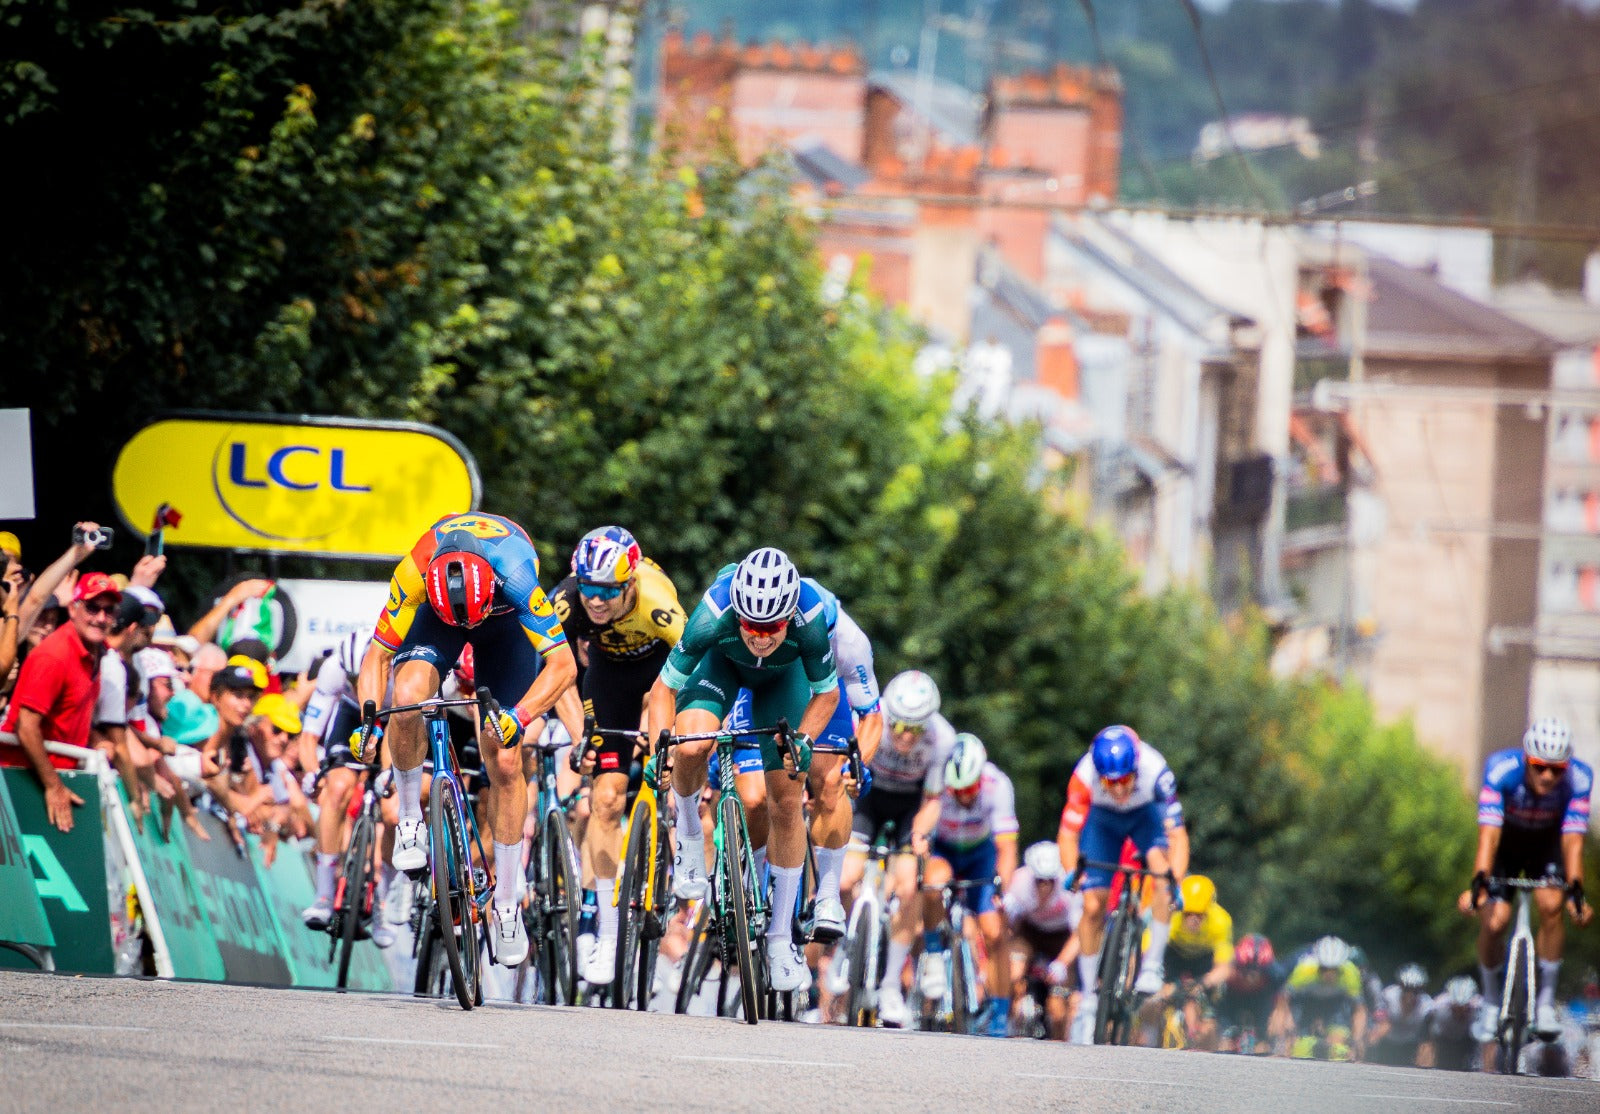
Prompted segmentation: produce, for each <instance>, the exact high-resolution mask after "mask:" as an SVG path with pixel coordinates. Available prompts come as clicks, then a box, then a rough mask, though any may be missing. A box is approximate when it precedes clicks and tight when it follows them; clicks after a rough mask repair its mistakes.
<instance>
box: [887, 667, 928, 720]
mask: <svg viewBox="0 0 1600 1114" xmlns="http://www.w3.org/2000/svg"><path fill="white" fill-rule="evenodd" d="M938 712H939V686H938V685H936V684H934V683H933V678H932V677H930V676H928V675H927V674H926V673H924V672H922V670H920V669H908V670H906V671H905V672H904V673H896V674H895V675H894V678H893V679H892V680H891V681H890V682H889V684H888V687H887V688H885V689H884V690H883V717H884V719H886V720H888V721H889V723H890V724H891V725H893V724H896V723H908V724H912V725H914V726H918V727H920V726H921V725H922V724H924V723H927V722H928V720H930V719H932V718H933V717H934V716H935V715H937V714H938Z"/></svg>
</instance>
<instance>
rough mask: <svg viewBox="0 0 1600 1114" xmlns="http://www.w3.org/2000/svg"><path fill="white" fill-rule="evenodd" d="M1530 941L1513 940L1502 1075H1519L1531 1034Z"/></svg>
mask: <svg viewBox="0 0 1600 1114" xmlns="http://www.w3.org/2000/svg"><path fill="white" fill-rule="evenodd" d="M1526 953H1527V944H1526V942H1525V941H1524V940H1521V939H1514V940H1512V941H1511V958H1510V959H1509V960H1508V961H1507V963H1506V980H1507V981H1506V994H1505V1002H1504V1006H1503V1008H1502V1009H1501V1011H1500V1014H1501V1016H1500V1032H1499V1042H1498V1043H1499V1045H1500V1064H1499V1067H1500V1074H1501V1075H1518V1074H1520V1073H1519V1071H1518V1067H1519V1064H1518V1061H1519V1060H1520V1059H1521V1058H1522V1045H1523V1042H1524V1041H1525V1040H1526V1039H1527V1035H1528V991H1529V987H1528V974H1527V966H1528V959H1527V954H1526Z"/></svg>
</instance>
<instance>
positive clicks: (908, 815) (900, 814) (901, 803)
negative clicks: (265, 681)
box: [850, 789, 922, 851]
mask: <svg viewBox="0 0 1600 1114" xmlns="http://www.w3.org/2000/svg"><path fill="white" fill-rule="evenodd" d="M921 807H922V793H921V792H920V791H918V792H915V793H895V792H892V791H890V790H887V789H873V790H872V791H871V792H869V793H868V794H867V795H866V796H865V797H862V798H861V799H860V800H858V801H857V802H856V815H855V819H854V820H852V821H851V823H850V830H851V831H852V832H854V833H855V834H856V836H857V837H859V838H860V839H861V841H862V842H863V843H865V844H866V845H867V846H868V847H871V846H872V844H873V843H874V842H875V841H876V840H877V838H878V832H879V831H880V830H881V829H882V828H883V826H884V825H885V824H888V823H891V822H892V823H893V824H894V849H895V850H897V851H898V850H902V849H904V848H906V847H909V846H910V845H911V819H912V817H914V816H916V814H917V810H918V809H919V808H921Z"/></svg>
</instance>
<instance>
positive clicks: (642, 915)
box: [611, 807, 654, 1010]
mask: <svg viewBox="0 0 1600 1114" xmlns="http://www.w3.org/2000/svg"><path fill="white" fill-rule="evenodd" d="M653 820H654V812H653V810H652V809H650V808H648V807H646V808H638V809H635V813H634V817H633V822H632V823H631V824H629V825H628V850H627V854H626V855H624V856H623V867H622V879H621V883H622V888H621V891H620V892H619V893H618V894H617V966H616V971H615V973H614V974H613V976H612V979H611V1005H612V1006H613V1007H615V1008H616V1009H619V1010H620V1009H625V1008H627V1007H628V1006H630V1005H632V1004H633V1001H634V998H635V995H634V990H635V988H634V974H635V972H636V971H637V969H638V967H639V959H640V956H639V953H640V950H641V949H642V948H643V947H644V946H645V945H646V940H645V921H646V919H647V917H648V914H649V910H647V909H646V908H645V890H646V888H647V887H646V881H647V880H648V879H649V877H650V868H651V862H650V830H651V826H652V822H653ZM649 1004H650V1002H649V1000H648V999H645V1000H644V1001H641V1002H640V1003H639V1008H640V1009H641V1010H642V1009H645V1008H646V1007H647V1006H649Z"/></svg>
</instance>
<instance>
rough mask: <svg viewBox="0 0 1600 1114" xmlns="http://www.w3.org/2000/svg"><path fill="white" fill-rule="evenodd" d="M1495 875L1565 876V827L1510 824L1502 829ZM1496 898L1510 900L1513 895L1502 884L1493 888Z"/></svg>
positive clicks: (1518, 876)
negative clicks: (1563, 840) (1515, 825)
mask: <svg viewBox="0 0 1600 1114" xmlns="http://www.w3.org/2000/svg"><path fill="white" fill-rule="evenodd" d="M1489 874H1490V876H1491V877H1495V878H1520V877H1528V878H1548V877H1554V878H1562V877H1565V875H1564V873H1563V871H1562V869H1561V826H1560V825H1559V824H1552V825H1551V826H1550V827H1548V828H1517V827H1513V826H1512V825H1510V824H1507V825H1506V826H1505V827H1504V828H1501V829H1500V846H1499V848H1498V849H1497V850H1496V851H1495V853H1494V867H1493V868H1492V869H1491V870H1490V871H1489ZM1489 896H1490V897H1492V898H1494V900H1496V901H1510V900H1511V899H1512V894H1511V893H1510V891H1508V890H1507V889H1505V888H1504V887H1501V886H1491V887H1489Z"/></svg>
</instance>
